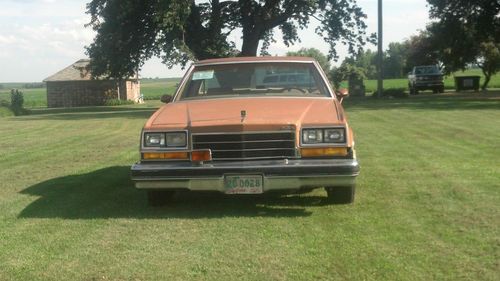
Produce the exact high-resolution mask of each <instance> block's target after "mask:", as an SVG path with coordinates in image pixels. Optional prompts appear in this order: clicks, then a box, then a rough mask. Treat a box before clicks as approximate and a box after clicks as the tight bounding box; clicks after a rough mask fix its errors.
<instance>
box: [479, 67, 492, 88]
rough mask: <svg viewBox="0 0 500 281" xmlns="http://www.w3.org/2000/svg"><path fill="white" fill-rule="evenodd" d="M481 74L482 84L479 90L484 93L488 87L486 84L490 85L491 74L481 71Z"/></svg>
mask: <svg viewBox="0 0 500 281" xmlns="http://www.w3.org/2000/svg"><path fill="white" fill-rule="evenodd" d="M483 74H484V83H483V85H482V86H481V90H483V91H485V90H486V88H487V87H488V84H489V83H490V79H491V75H492V73H491V72H490V71H486V70H484V69H483Z"/></svg>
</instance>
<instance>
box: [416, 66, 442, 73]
mask: <svg viewBox="0 0 500 281" xmlns="http://www.w3.org/2000/svg"><path fill="white" fill-rule="evenodd" d="M415 73H416V74H440V73H441V72H440V71H439V68H438V67H437V66H435V65H429V66H420V67H417V68H416V69H415Z"/></svg>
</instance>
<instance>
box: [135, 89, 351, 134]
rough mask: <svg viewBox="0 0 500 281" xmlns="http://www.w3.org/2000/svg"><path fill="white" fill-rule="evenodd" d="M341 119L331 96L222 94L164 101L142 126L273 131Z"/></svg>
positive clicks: (333, 123)
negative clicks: (166, 102) (225, 95)
mask: <svg viewBox="0 0 500 281" xmlns="http://www.w3.org/2000/svg"><path fill="white" fill-rule="evenodd" d="M344 122H345V120H344V113H343V111H342V107H341V106H340V104H339V103H338V101H337V100H336V99H333V98H326V97H320V98H302V97H301V98H295V97H261V98H225V99H211V100H191V101H180V102H174V103H170V104H166V105H164V106H163V107H162V108H160V109H159V110H158V111H157V112H156V113H155V114H154V115H153V116H151V118H150V119H149V121H148V122H147V124H146V126H145V129H186V130H190V131H191V132H195V133H196V132H216V131H219V132H226V131H229V132H234V131H246V130H248V131H257V130H258V131H266V130H269V131H274V130H291V129H293V128H300V127H304V126H319V127H320V126H331V125H336V124H337V125H338V124H343V123H344Z"/></svg>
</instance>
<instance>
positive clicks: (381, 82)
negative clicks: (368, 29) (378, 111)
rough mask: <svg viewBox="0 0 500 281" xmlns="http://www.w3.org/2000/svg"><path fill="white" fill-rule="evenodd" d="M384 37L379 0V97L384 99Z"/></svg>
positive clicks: (379, 2)
mask: <svg viewBox="0 0 500 281" xmlns="http://www.w3.org/2000/svg"><path fill="white" fill-rule="evenodd" d="M382 37H383V27H382V0H378V33H377V39H378V58H377V65H378V81H377V95H378V96H377V97H378V98H380V97H382V91H383V90H384V67H383V62H384V61H383V55H384V53H383V49H382Z"/></svg>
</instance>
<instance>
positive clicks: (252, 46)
mask: <svg viewBox="0 0 500 281" xmlns="http://www.w3.org/2000/svg"><path fill="white" fill-rule="evenodd" d="M259 42H260V36H259V32H257V31H253V30H252V31H251V32H248V31H247V32H245V31H243V44H242V46H241V52H240V54H239V55H238V56H240V57H255V56H257V50H258V48H259Z"/></svg>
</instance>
